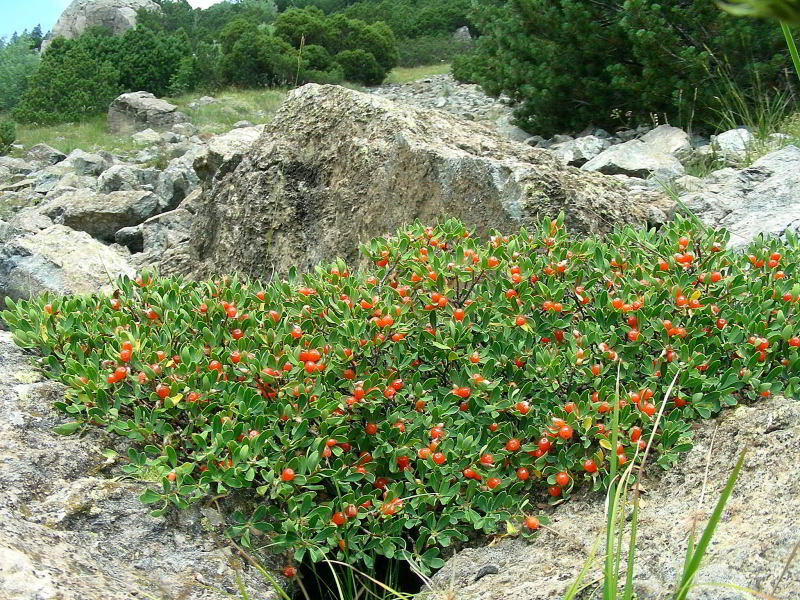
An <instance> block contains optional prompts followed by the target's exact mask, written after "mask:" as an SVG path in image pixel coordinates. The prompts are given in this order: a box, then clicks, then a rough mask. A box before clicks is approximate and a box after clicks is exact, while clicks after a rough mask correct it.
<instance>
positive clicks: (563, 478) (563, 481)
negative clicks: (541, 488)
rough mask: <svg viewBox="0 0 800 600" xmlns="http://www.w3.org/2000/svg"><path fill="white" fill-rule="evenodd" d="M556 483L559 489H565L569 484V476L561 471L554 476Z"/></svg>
mask: <svg viewBox="0 0 800 600" xmlns="http://www.w3.org/2000/svg"><path fill="white" fill-rule="evenodd" d="M556 483H557V484H558V485H560V486H561V487H565V486H566V485H567V484H568V483H569V475H568V474H567V473H566V472H565V471H561V472H560V473H558V475H556Z"/></svg>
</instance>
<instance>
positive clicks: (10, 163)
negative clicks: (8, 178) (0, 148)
mask: <svg viewBox="0 0 800 600" xmlns="http://www.w3.org/2000/svg"><path fill="white" fill-rule="evenodd" d="M0 168H2V169H4V170H6V171H8V172H9V173H10V174H11V175H27V174H28V173H30V172H31V171H34V170H35V169H36V166H35V165H33V164H31V162H30V161H27V160H23V159H21V158H14V157H13V156H0Z"/></svg>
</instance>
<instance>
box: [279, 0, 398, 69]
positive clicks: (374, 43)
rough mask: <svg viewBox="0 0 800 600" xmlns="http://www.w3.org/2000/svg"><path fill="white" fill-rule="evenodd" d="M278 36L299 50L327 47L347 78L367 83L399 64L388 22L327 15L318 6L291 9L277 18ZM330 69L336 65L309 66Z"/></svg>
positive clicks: (316, 52)
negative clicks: (308, 47)
mask: <svg viewBox="0 0 800 600" xmlns="http://www.w3.org/2000/svg"><path fill="white" fill-rule="evenodd" d="M275 35H277V36H278V37H280V38H282V39H284V40H286V41H287V42H288V43H290V44H291V45H292V46H294V47H295V48H297V49H300V48H301V47H304V46H305V45H310V46H314V47H321V48H324V49H325V50H326V51H327V52H328V53H329V54H331V55H335V60H336V62H337V63H338V64H339V66H340V67H341V70H342V71H343V72H344V76H345V78H347V79H349V80H351V81H354V82H358V83H364V84H365V85H377V84H379V83H380V82H381V81H383V79H384V78H385V77H386V74H387V73H388V72H389V71H391V70H392V68H393V67H394V66H395V65H396V64H397V58H398V55H397V43H396V41H395V37H394V33H393V32H392V30H391V29H390V28H389V27H388V26H387V25H386V24H385V23H380V22H378V23H372V24H367V23H365V22H364V21H360V20H357V19H348V18H347V17H345V16H344V15H342V14H334V15H332V16H326V15H325V13H324V12H323V11H322V10H320V9H319V8H316V7H308V8H303V9H300V8H292V9H290V10H287V11H286V12H284V13H281V14H280V15H279V16H278V18H277V19H275ZM367 55H368V56H367ZM340 57H341V60H339V58H340ZM313 58H319V51H318V50H315V51H313V52H312V59H313ZM343 61H344V62H343ZM331 68H334V65H329V67H328V68H327V69H314V67H311V66H309V69H312V70H322V71H325V70H329V69H331ZM368 82H369V83H368Z"/></svg>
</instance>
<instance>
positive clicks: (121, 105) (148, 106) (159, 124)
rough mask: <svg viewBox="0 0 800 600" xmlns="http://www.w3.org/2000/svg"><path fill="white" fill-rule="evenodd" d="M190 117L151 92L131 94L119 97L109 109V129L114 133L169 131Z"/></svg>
mask: <svg viewBox="0 0 800 600" xmlns="http://www.w3.org/2000/svg"><path fill="white" fill-rule="evenodd" d="M188 120H189V117H188V116H186V115H185V114H184V113H182V112H180V111H178V107H177V106H175V105H174V104H170V103H169V102H167V101H165V100H160V99H159V98H156V97H155V96H154V95H153V94H151V93H150V92H130V93H127V94H122V95H121V96H119V97H117V98H116V99H115V100H114V101H113V102H112V103H111V105H110V106H109V107H108V128H109V130H110V131H111V132H112V133H131V132H133V131H142V130H144V129H169V128H170V127H172V126H173V125H176V124H178V123H185V122H187V121H188Z"/></svg>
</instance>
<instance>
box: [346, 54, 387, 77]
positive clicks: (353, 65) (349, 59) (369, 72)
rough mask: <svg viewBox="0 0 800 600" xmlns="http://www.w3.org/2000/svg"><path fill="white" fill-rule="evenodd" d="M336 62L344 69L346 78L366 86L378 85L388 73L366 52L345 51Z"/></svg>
mask: <svg viewBox="0 0 800 600" xmlns="http://www.w3.org/2000/svg"><path fill="white" fill-rule="evenodd" d="M336 62H337V63H339V65H341V67H342V71H343V73H344V78H345V79H347V80H348V81H353V82H356V83H363V84H364V85H378V84H380V83H381V82H382V81H383V78H384V76H385V75H386V72H385V71H384V70H383V69H382V68H381V66H380V65H379V64H378V61H377V60H375V56H373V55H372V54H371V53H369V52H366V51H365V50H360V49H359V50H344V51H342V52H339V54H337V55H336Z"/></svg>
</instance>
